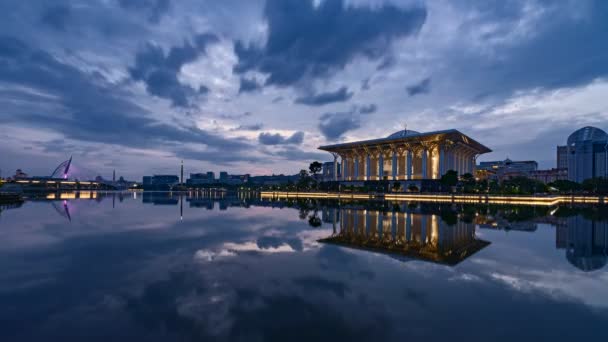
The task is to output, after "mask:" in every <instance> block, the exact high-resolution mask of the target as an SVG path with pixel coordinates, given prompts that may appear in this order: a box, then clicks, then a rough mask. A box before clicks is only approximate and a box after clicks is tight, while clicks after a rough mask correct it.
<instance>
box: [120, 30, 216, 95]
mask: <svg viewBox="0 0 608 342" xmlns="http://www.w3.org/2000/svg"><path fill="white" fill-rule="evenodd" d="M217 41H218V38H217V37H216V36H215V35H213V34H200V35H197V36H196V37H194V40H193V42H185V43H184V45H183V46H181V47H173V48H171V49H170V50H169V53H168V54H167V55H165V53H164V52H163V49H162V48H161V47H160V46H156V45H153V44H147V45H146V47H145V48H144V49H143V50H142V51H140V52H138V53H137V56H135V66H133V67H132V68H130V69H129V73H130V74H131V77H133V79H134V80H136V81H143V82H144V83H145V84H146V89H147V90H148V92H149V93H150V94H152V95H156V96H158V97H162V98H166V99H169V100H171V102H172V104H173V105H174V106H176V107H188V106H190V99H191V98H192V97H194V96H197V95H201V94H202V95H204V94H206V93H207V92H208V91H209V89H208V88H207V87H205V86H201V87H199V89H194V88H192V87H191V86H189V85H186V84H182V83H181V82H180V81H179V79H178V74H179V72H180V70H181V68H182V66H183V65H184V64H187V63H190V62H193V61H195V60H196V59H197V58H198V57H199V56H201V55H204V54H205V52H206V49H207V46H208V45H209V44H211V43H215V42H217Z"/></svg>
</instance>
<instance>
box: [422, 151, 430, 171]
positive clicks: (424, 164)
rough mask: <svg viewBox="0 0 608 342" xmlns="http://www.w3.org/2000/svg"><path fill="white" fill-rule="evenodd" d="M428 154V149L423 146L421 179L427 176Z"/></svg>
mask: <svg viewBox="0 0 608 342" xmlns="http://www.w3.org/2000/svg"><path fill="white" fill-rule="evenodd" d="M428 154H429V151H428V150H427V149H426V148H424V149H423V150H422V179H427V178H429V175H428V165H427V164H428Z"/></svg>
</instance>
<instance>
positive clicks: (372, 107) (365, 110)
mask: <svg viewBox="0 0 608 342" xmlns="http://www.w3.org/2000/svg"><path fill="white" fill-rule="evenodd" d="M377 110H378V106H377V105H376V104H375V103H370V104H369V105H363V106H361V107H359V113H361V114H372V113H375V112H376V111H377Z"/></svg>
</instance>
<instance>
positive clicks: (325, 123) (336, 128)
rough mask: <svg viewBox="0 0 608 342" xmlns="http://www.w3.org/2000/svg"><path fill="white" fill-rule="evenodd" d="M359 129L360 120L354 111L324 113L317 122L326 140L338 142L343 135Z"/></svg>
mask: <svg viewBox="0 0 608 342" xmlns="http://www.w3.org/2000/svg"><path fill="white" fill-rule="evenodd" d="M359 127H361V119H360V118H359V115H358V113H356V112H355V111H349V112H338V113H325V114H323V115H321V118H320V122H319V130H320V131H321V134H323V136H325V138H327V139H328V140H338V139H340V138H341V137H342V135H343V134H344V133H346V132H348V131H352V130H354V129H357V128H359Z"/></svg>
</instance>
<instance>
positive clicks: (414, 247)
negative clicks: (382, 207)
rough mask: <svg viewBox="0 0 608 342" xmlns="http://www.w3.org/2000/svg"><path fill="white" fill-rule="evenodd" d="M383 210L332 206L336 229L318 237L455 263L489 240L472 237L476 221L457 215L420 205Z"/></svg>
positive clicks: (354, 245)
mask: <svg viewBox="0 0 608 342" xmlns="http://www.w3.org/2000/svg"><path fill="white" fill-rule="evenodd" d="M396 208H397V209H398V210H393V211H390V212H383V211H379V210H367V209H362V208H358V207H346V208H340V209H335V208H334V209H331V211H332V214H330V215H331V216H332V217H333V222H332V223H335V222H336V221H337V220H338V216H340V217H341V218H342V220H340V221H339V230H338V231H337V232H336V231H335V225H334V234H333V235H332V236H331V237H328V238H325V239H322V240H320V241H321V242H326V243H335V244H339V245H342V246H347V247H352V248H361V249H368V250H372V251H376V252H384V253H391V254H397V255H404V256H407V257H412V258H416V259H420V260H425V261H431V262H436V263H443V264H448V265H456V264H457V263H459V262H461V261H462V260H464V259H466V258H467V257H469V256H471V255H473V254H474V253H476V252H477V251H479V250H481V249H482V248H484V247H486V246H487V245H489V244H490V243H489V242H488V241H484V240H480V239H478V238H477V237H476V236H475V224H474V223H470V222H466V221H464V220H462V219H460V218H458V217H456V220H455V222H449V223H448V222H446V221H445V220H442V219H441V218H440V216H439V215H436V214H429V213H424V212H423V211H422V208H421V207H419V206H418V207H411V206H408V205H405V204H404V205H401V206H397V207H396Z"/></svg>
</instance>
